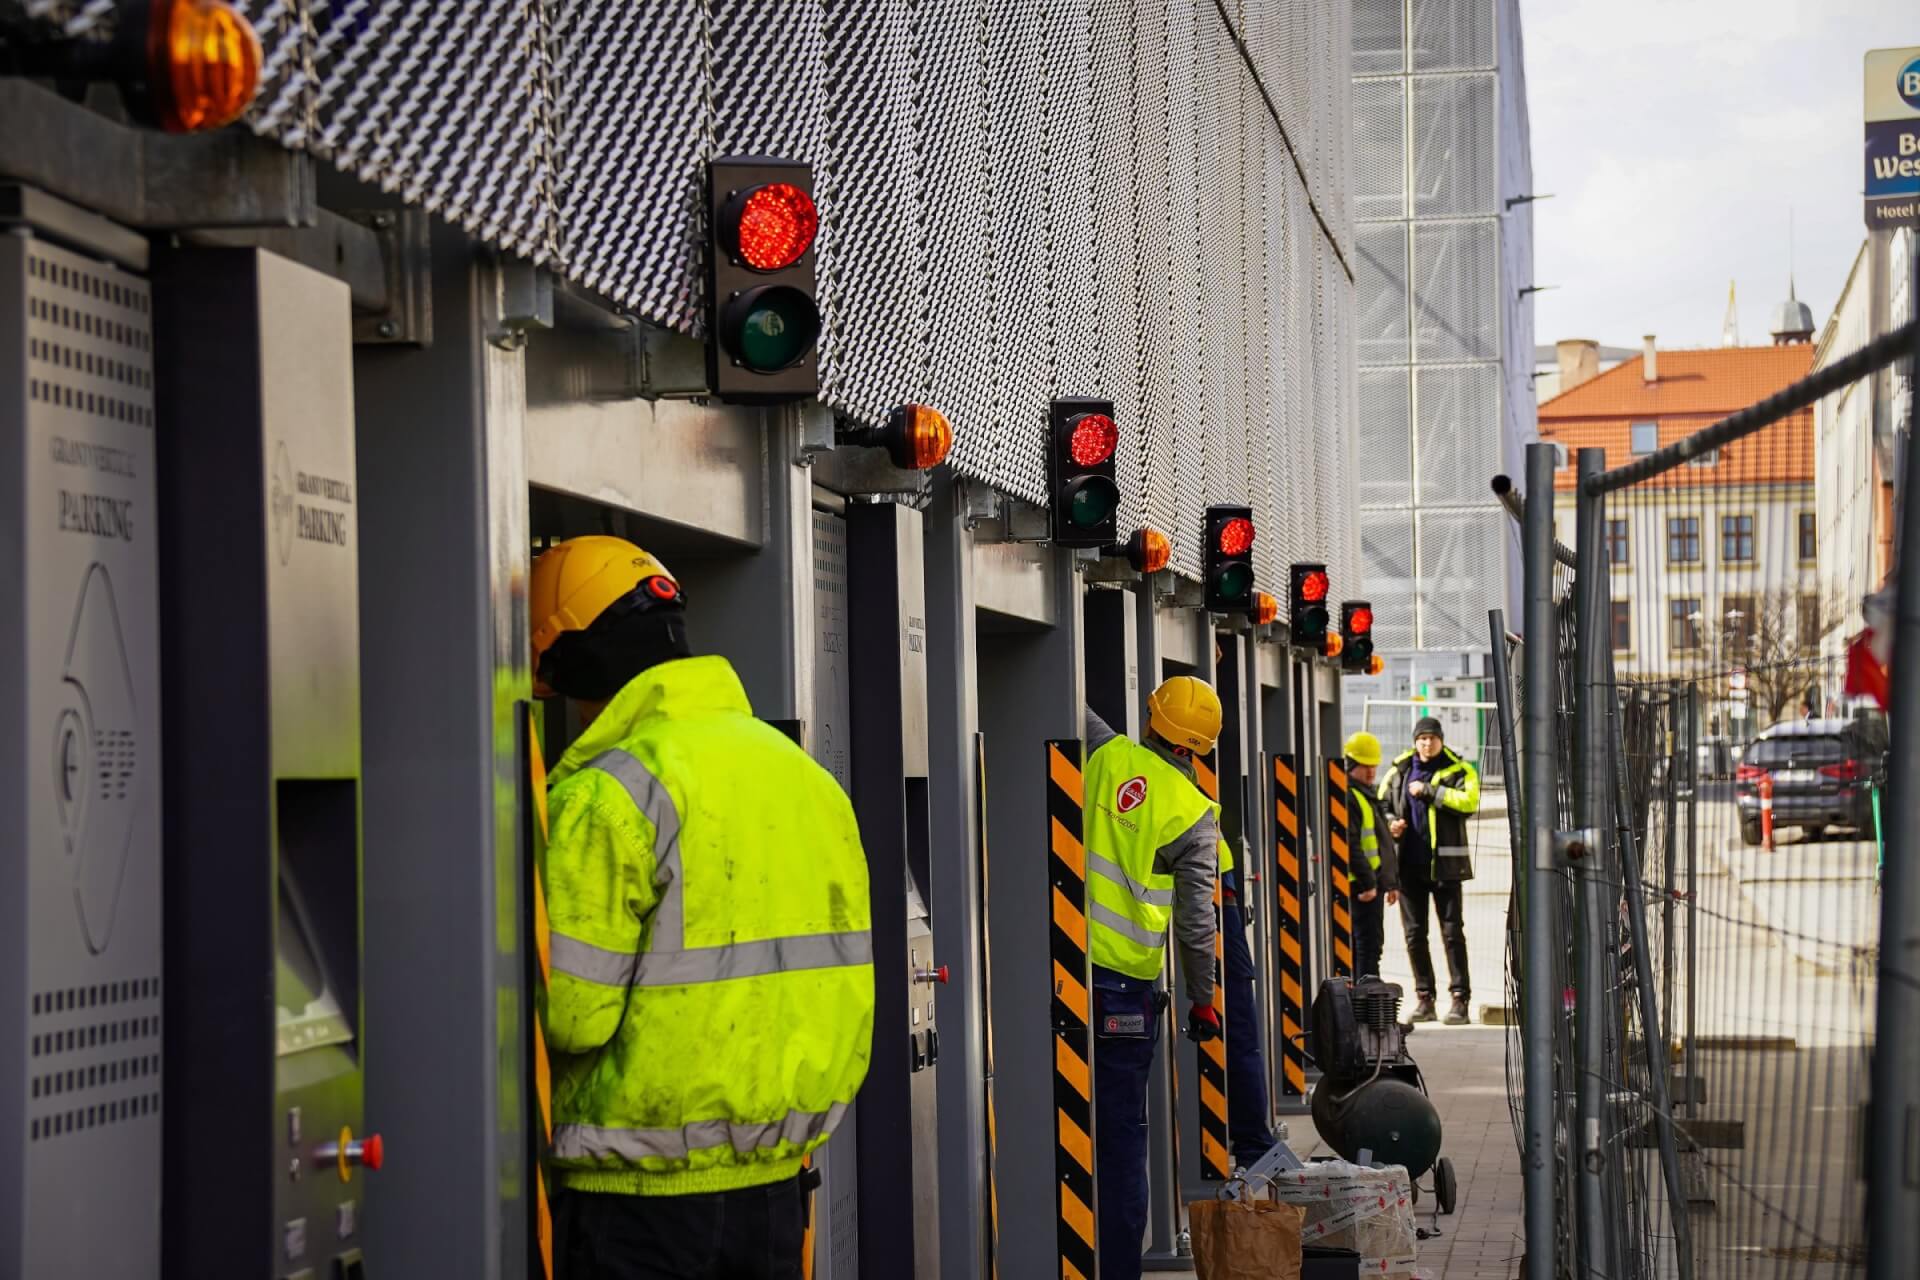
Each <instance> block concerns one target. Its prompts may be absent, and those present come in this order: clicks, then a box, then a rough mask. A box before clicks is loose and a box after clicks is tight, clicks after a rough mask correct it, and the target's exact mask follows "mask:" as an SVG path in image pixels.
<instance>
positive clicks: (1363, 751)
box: [1341, 729, 1380, 765]
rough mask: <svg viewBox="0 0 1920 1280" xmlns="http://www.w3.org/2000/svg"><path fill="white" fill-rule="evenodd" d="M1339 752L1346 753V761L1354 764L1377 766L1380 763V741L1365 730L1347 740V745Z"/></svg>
mask: <svg viewBox="0 0 1920 1280" xmlns="http://www.w3.org/2000/svg"><path fill="white" fill-rule="evenodd" d="M1341 750H1342V751H1344V752H1345V753H1346V756H1347V759H1349V760H1351V761H1353V762H1354V763H1355V764H1371V765H1377V764H1379V763H1380V739H1378V738H1376V737H1374V736H1373V735H1372V734H1370V733H1368V732H1367V731H1366V730H1365V729H1362V730H1361V731H1360V732H1359V733H1356V734H1354V735H1353V736H1352V737H1351V738H1348V739H1347V745H1346V746H1344V747H1342V748H1341Z"/></svg>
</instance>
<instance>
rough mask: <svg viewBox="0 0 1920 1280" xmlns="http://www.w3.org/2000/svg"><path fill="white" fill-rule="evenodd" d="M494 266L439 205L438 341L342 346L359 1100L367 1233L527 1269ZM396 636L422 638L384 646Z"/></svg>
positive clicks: (443, 1266) (402, 1256) (508, 524)
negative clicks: (387, 1152)
mask: <svg viewBox="0 0 1920 1280" xmlns="http://www.w3.org/2000/svg"><path fill="white" fill-rule="evenodd" d="M497 271H498V268H497V266H496V265H495V263H494V260H493V258H492V257H491V255H490V254H488V253H487V252H486V251H484V250H482V249H480V248H479V247H478V246H477V245H475V244H474V243H473V242H472V241H470V240H468V239H467V238H466V237H465V236H463V235H461V234H460V233H459V232H457V231H454V230H451V229H449V228H447V227H446V226H444V225H436V227H435V229H434V232H433V238H432V280H433V290H434V310H435V313H436V315H437V316H438V319H439V323H438V329H437V333H436V337H435V341H434V343H433V345H432V346H430V347H424V348H420V347H400V346H380V347H364V346H363V347H358V348H356V349H355V356H354V398H355V412H356V418H357V422H358V427H359V441H360V446H359V498H360V528H361V535H362V541H361V546H362V547H363V548H364V549H365V552H366V554H365V555H364V557H363V560H362V567H361V619H362V629H363V642H362V643H363V647H364V650H365V652H366V654H367V660H366V662H365V664H364V677H363V681H362V715H363V722H364V734H365V760H366V789H365V798H364V822H365V827H366V886H367V898H366V938H367V941H366V969H367V974H368V984H369V990H368V993H367V1011H368V1012H367V1046H368V1058H367V1106H368V1111H369V1113H370V1114H372V1115H377V1116H380V1117H381V1118H382V1123H383V1125H384V1126H385V1136H386V1138H387V1140H388V1142H389V1143H390V1144H391V1145H392V1147H393V1150H394V1152H395V1154H396V1158H395V1159H394V1160H393V1162H392V1163H391V1164H390V1165H389V1166H388V1167H387V1168H386V1169H384V1170H383V1171H382V1172H381V1174H380V1175H379V1176H380V1178H381V1182H382V1191H383V1192H384V1193H385V1194H384V1197H383V1204H382V1210H383V1211H382V1212H381V1213H380V1214H378V1215H370V1216H369V1220H368V1222H367V1224H366V1231H367V1240H368V1255H369V1256H370V1257H377V1258H378V1259H379V1260H380V1264H381V1266H382V1267H383V1268H391V1269H392V1270H394V1271H398V1272H401V1273H403V1274H404V1273H418V1274H436V1275H461V1276H472V1277H476V1278H477V1280H491V1278H493V1277H503V1276H523V1275H525V1274H527V1259H528V1245H527V1235H528V1209H527V1205H528V1203H529V1197H531V1195H532V1180H533V1176H534V1171H533V1170H532V1169H531V1168H530V1167H529V1160H530V1158H531V1152H530V1149H529V1144H528V1138H529V1134H528V1130H527V1120H526V1116H525V1106H524V1099H526V1098H527V1097H528V1093H527V1090H528V1089H529V1088H530V1082H529V1080H528V1077H527V1074H526V1065H525V1045H524V1037H525V1036H526V1034H527V1027H526V1025H525V1023H526V1019H528V1018H530V1017H531V1016H532V1011H531V1004H530V1002H529V1001H528V999H527V996H526V992H525V989H524V988H525V980H524V975H525V972H526V969H525V965H526V961H525V957H524V956H523V955H522V954H521V951H520V948H521V946H522V939H521V929H520V927H519V922H520V921H521V919H522V904H521V900H520V886H521V884H522V883H523V879H524V876H525V875H526V873H527V872H526V868H525V867H524V866H523V865H522V863H521V831H522V823H523V818H522V816H521V813H522V811H521V805H522V804H523V803H524V795H525V781H524V780H525V778H526V776H527V771H526V767H525V764H524V762H522V761H521V760H519V759H518V758H517V750H518V743H517V741H516V737H517V735H516V734H515V732H514V730H515V727H516V722H517V719H518V716H517V715H516V712H515V708H516V707H517V706H518V705H519V704H520V703H521V702H522V701H523V700H524V699H526V698H528V697H529V694H530V689H529V680H528V672H527V649H528V624H527V617H526V603H525V598H526V591H525V583H526V580H527V569H528V564H527V561H528V555H529V534H528V525H527V475H526V463H525V458H526V436H525V430H526V420H525V396H526V392H525V383H524V365H523V363H522V361H523V353H522V352H521V351H519V350H514V349H509V348H508V347H506V346H503V345H500V344H498V343H495V342H493V341H490V340H489V335H490V329H491V327H492V325H493V323H494V319H493V317H492V316H491V315H490V314H489V312H488V307H489V299H491V298H493V297H495V296H497ZM396 645H402V646H404V647H405V649H406V652H407V653H410V654H413V655H416V656H418V655H423V654H430V655H432V660H431V661H424V662H423V661H399V660H393V659H394V656H395V655H396V654H397V652H398V651H397V650H396V648H395V646H396ZM383 655H386V656H383ZM409 1151H411V1152H418V1153H421V1155H422V1156H425V1157H426V1158H414V1159H408V1158H406V1156H405V1155H404V1154H403V1153H405V1152H409ZM428 1153H430V1155H429V1154H428Z"/></svg>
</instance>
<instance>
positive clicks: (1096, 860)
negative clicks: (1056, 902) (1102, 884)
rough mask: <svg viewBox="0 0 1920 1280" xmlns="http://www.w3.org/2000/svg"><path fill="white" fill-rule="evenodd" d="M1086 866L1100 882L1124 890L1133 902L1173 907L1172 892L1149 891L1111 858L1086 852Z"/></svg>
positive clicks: (1091, 851)
mask: <svg viewBox="0 0 1920 1280" xmlns="http://www.w3.org/2000/svg"><path fill="white" fill-rule="evenodd" d="M1087 865H1088V866H1089V867H1091V868H1092V869H1093V873H1094V874H1095V875H1097V876H1099V877H1100V878H1101V879H1102V880H1107V881H1111V882H1112V883H1114V884H1117V885H1119V886H1120V887H1121V888H1122V889H1125V890H1126V891H1127V893H1128V894H1129V895H1131V896H1132V898H1133V900H1134V901H1135V902H1144V903H1146V904H1147V905H1148V906H1150V907H1170V906H1172V905H1173V890H1171V889H1149V888H1147V886H1145V885H1143V884H1141V883H1140V882H1139V881H1138V880H1135V879H1134V878H1133V877H1132V876H1130V875H1128V874H1127V872H1126V868H1124V867H1122V866H1121V865H1120V864H1119V863H1117V862H1115V861H1114V860H1113V859H1112V858H1108V857H1105V856H1103V855H1101V854H1098V853H1095V852H1094V851H1093V850H1091V849H1089V850H1087Z"/></svg>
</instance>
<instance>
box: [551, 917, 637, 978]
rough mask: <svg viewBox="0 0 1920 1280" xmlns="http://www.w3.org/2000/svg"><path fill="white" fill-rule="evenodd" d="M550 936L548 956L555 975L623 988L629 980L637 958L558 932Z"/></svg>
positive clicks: (631, 954) (629, 953)
mask: <svg viewBox="0 0 1920 1280" xmlns="http://www.w3.org/2000/svg"><path fill="white" fill-rule="evenodd" d="M551 937H552V945H551V950H550V951H549V955H551V957H552V959H553V967H554V971H555V972H557V973H564V974H566V975H567V976H568V977H570V978H580V979H582V980H584V981H587V982H597V983H599V984H600V985H601V986H603V987H624V986H626V985H627V984H628V983H629V982H631V981H633V972H634V965H635V964H636V963H637V962H638V957H637V956H635V955H634V954H633V953H632V952H631V951H624V952H623V951H609V950H607V949H606V948H605V947H596V946H594V945H593V944H592V943H591V942H582V941H581V940H580V939H578V938H569V937H568V936H567V935H566V934H564V933H560V932H558V931H555V932H554V933H553V934H552V935H551Z"/></svg>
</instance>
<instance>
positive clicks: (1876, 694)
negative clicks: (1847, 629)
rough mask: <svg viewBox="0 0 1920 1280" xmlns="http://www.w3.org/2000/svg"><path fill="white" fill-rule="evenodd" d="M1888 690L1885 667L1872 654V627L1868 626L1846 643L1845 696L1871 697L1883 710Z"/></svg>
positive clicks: (1885, 706)
mask: <svg viewBox="0 0 1920 1280" xmlns="http://www.w3.org/2000/svg"><path fill="white" fill-rule="evenodd" d="M1890 692H1891V690H1890V688H1889V682H1888V680H1887V669H1886V668H1885V667H1884V666H1882V665H1881V664H1880V660H1879V659H1878V658H1876V657H1874V656H1873V628H1872V627H1868V628H1867V629H1866V630H1865V631H1862V632H1861V633H1860V634H1859V635H1857V636H1855V637H1854V638H1853V639H1852V640H1851V641H1850V642H1849V643H1848V644H1847V684H1846V693H1847V696H1848V697H1849V698H1858V697H1869V698H1872V699H1873V700H1874V701H1875V702H1876V703H1878V704H1879V705H1880V709H1881V710H1882V711H1885V710H1886V709H1887V701H1888V695H1889V693H1890Z"/></svg>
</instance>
